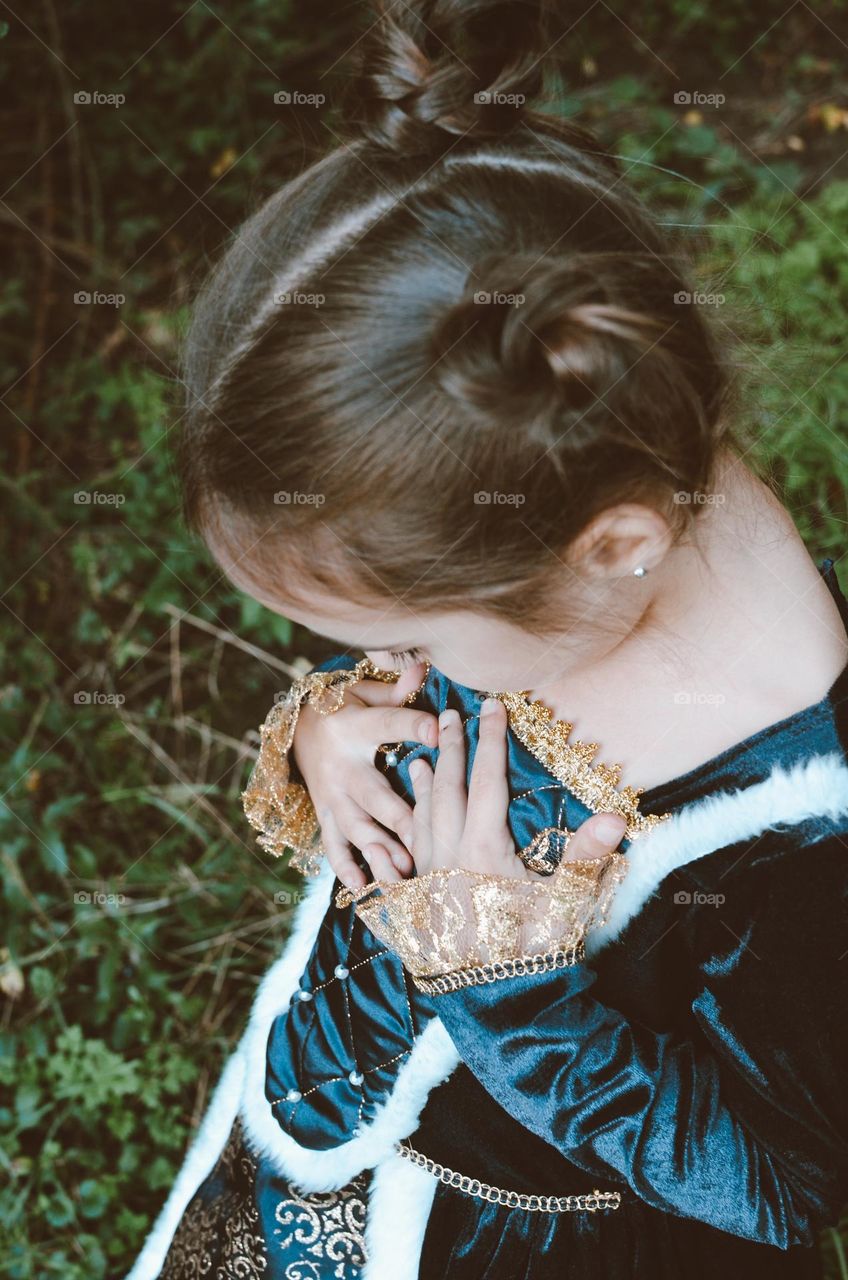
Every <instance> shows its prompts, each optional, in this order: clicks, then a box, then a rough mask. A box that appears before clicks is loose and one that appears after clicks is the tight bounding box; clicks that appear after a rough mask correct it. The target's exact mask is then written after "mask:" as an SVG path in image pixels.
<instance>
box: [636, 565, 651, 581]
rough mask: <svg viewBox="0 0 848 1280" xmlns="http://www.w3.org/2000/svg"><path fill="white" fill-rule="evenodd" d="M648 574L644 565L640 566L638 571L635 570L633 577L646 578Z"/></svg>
mask: <svg viewBox="0 0 848 1280" xmlns="http://www.w3.org/2000/svg"><path fill="white" fill-rule="evenodd" d="M647 572H648V570H647V569H646V568H645V566H644V565H643V564H640V565H639V568H638V569H634V570H633V576H634V578H644V576H645V574H646V573H647Z"/></svg>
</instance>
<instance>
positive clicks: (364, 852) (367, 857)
mask: <svg viewBox="0 0 848 1280" xmlns="http://www.w3.org/2000/svg"><path fill="white" fill-rule="evenodd" d="M362 856H363V858H364V859H365V861H366V862H367V863H368V865H369V867H370V866H371V854H370V853H369V852H368V850H367V849H363V850H362Z"/></svg>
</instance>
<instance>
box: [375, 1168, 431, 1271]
mask: <svg viewBox="0 0 848 1280" xmlns="http://www.w3.org/2000/svg"><path fill="white" fill-rule="evenodd" d="M437 1182H438V1179H437V1178H435V1177H434V1176H433V1175H432V1174H431V1173H427V1172H426V1170H424V1169H421V1168H420V1167H419V1166H418V1165H416V1164H412V1162H411V1161H409V1160H407V1159H405V1158H404V1157H403V1156H399V1155H397V1153H395V1154H394V1155H391V1156H389V1157H388V1158H387V1159H386V1160H383V1161H381V1163H380V1164H379V1165H378V1166H377V1168H376V1169H375V1170H374V1177H373V1179H372V1182H371V1186H370V1188H369V1192H368V1210H367V1213H366V1218H365V1252H366V1254H367V1262H366V1264H365V1266H364V1268H363V1271H362V1280H418V1265H419V1261H420V1258H421V1247H422V1245H423V1243H424V1233H425V1231H426V1230H427V1220H428V1218H429V1217H430V1210H431V1209H432V1207H433V1197H434V1196H435V1194H436V1183H437Z"/></svg>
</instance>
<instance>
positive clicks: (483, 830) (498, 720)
mask: <svg viewBox="0 0 848 1280" xmlns="http://www.w3.org/2000/svg"><path fill="white" fill-rule="evenodd" d="M506 728H507V714H506V707H505V706H504V705H503V703H502V702H501V701H500V699H499V698H486V700H485V701H484V703H483V705H482V707H481V708H480V733H479V737H478V740H477V750H476V752H475V754H474V764H473V765H472V768H471V781H470V784H469V788H468V825H469V826H472V825H473V828H474V831H475V833H476V834H477V835H479V836H484V837H485V835H486V834H489V835H491V836H495V835H497V834H499V833H500V832H502V831H503V829H504V827H505V826H506V819H507V810H508V809H509V783H508V781H507V738H506Z"/></svg>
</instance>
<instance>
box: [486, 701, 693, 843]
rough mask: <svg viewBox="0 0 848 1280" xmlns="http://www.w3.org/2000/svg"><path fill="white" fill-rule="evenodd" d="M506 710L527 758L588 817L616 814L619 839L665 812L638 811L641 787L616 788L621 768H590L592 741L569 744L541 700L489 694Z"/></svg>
mask: <svg viewBox="0 0 848 1280" xmlns="http://www.w3.org/2000/svg"><path fill="white" fill-rule="evenodd" d="M488 697H490V698H498V699H499V700H500V701H501V702H502V703H503V704H504V706H505V707H506V710H507V715H508V717H509V723H510V727H511V729H512V730H513V732H514V733H515V735H516V737H517V738H518V739H519V740H520V741H521V742H522V743H523V744H524V746H525V747H526V748H527V750H528V751H529V752H530V754H531V755H533V756H535V758H536V759H537V760H538V761H539V763H540V764H543V765H544V766H545V768H546V769H547V770H548V772H549V773H551V774H553V776H554V777H555V778H557V779H558V781H560V782H561V783H562V784H563V785H564V786H566V787H567V788H568V790H569V791H570V792H571V793H572V795H574V796H576V797H577V799H578V800H580V801H581V802H582V803H583V804H585V805H586V807H587V808H589V809H591V810H592V812H593V813H617V814H620V816H621V817H622V818H624V819H625V821H626V822H627V827H626V829H625V832H624V836H623V837H622V839H627V840H636V839H638V837H639V836H641V835H644V834H645V832H646V831H650V830H651V829H652V828H653V827H655V826H657V824H658V823H660V822H665V820H666V819H667V818H670V817H671V814H670V813H640V812H639V796H640V795H641V794H642V792H643V791H644V790H645V788H644V787H622V788H621V790H618V783H619V781H620V779H621V770H622V767H623V766H622V765H620V764H614V765H608V764H603V763H601V762H600V761H599V762H598V763H597V764H595V765H593V764H592V760H593V759H594V757H595V754H596V753H597V750H598V743H597V742H580V741H577V742H569V741H568V739H569V736H570V734H571V731H572V729H573V728H574V725H573V724H570V723H569V722H568V721H567V720H556V719H554V716H553V712H552V711H551V710H550V708H549V707H546V706H545V704H544V703H543V702H539V701H535V702H530V701H529V695H528V694H527V693H526V692H524V693H490V694H488Z"/></svg>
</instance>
